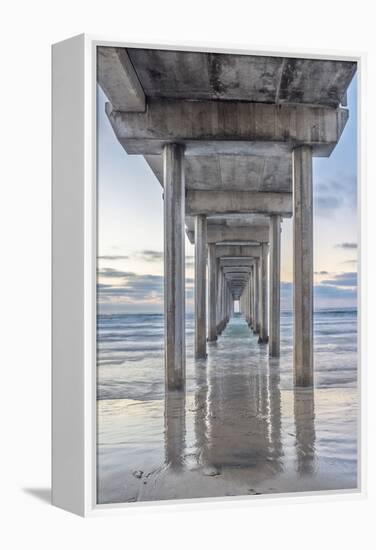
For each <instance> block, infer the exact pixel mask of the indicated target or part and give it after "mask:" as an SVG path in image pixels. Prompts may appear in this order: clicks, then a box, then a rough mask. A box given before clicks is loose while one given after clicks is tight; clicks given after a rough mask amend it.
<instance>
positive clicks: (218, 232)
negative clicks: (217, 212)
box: [208, 225, 269, 243]
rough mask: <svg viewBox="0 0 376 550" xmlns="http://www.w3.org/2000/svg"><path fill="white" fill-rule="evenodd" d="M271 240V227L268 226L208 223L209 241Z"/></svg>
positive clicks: (258, 241)
mask: <svg viewBox="0 0 376 550" xmlns="http://www.w3.org/2000/svg"><path fill="white" fill-rule="evenodd" d="M235 240H236V241H246V242H249V241H253V242H255V243H260V242H268V241H269V228H268V227H266V226H238V227H236V226H231V227H227V226H225V225H208V243H217V242H226V241H235Z"/></svg>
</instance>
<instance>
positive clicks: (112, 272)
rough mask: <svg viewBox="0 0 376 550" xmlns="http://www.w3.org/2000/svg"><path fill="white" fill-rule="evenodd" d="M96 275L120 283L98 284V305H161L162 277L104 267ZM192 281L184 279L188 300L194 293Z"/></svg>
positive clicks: (189, 278) (188, 278)
mask: <svg viewBox="0 0 376 550" xmlns="http://www.w3.org/2000/svg"><path fill="white" fill-rule="evenodd" d="M98 275H99V276H100V277H102V278H104V279H105V280H109V281H111V280H112V279H120V283H118V284H116V283H115V282H114V283H113V284H110V283H98V284H97V291H98V299H99V302H100V303H105V302H112V303H119V304H121V303H123V304H124V303H128V304H137V303H145V304H146V303H151V304H153V303H154V304H155V303H160V304H162V303H163V286H164V277H163V276H162V275H150V274H138V273H134V272H131V271H120V270H117V269H112V268H109V267H105V268H102V269H99V270H98ZM193 285H194V279H192V278H191V277H187V278H186V279H185V286H186V298H187V300H190V299H191V298H192V296H193V292H194V288H193Z"/></svg>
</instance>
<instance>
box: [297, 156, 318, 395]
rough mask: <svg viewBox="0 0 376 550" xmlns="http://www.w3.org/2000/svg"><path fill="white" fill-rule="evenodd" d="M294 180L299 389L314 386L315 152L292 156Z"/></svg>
mask: <svg viewBox="0 0 376 550" xmlns="http://www.w3.org/2000/svg"><path fill="white" fill-rule="evenodd" d="M293 167H294V172H293V177H294V374H295V385H296V386H312V385H313V191H312V151H311V149H310V147H307V146H305V147H299V148H297V149H295V150H294V154H293Z"/></svg>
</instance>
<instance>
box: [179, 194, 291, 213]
mask: <svg viewBox="0 0 376 550" xmlns="http://www.w3.org/2000/svg"><path fill="white" fill-rule="evenodd" d="M185 208H186V214H187V215H190V216H192V215H196V214H206V215H208V216H209V215H214V214H230V213H238V214H243V213H244V214H278V215H280V216H284V217H290V216H292V193H271V192H269V193H265V192H260V191H196V190H188V191H187V196H186V200H185Z"/></svg>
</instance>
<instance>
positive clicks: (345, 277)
mask: <svg viewBox="0 0 376 550" xmlns="http://www.w3.org/2000/svg"><path fill="white" fill-rule="evenodd" d="M357 278H358V277H357V273H356V272H355V271H353V272H349V273H340V274H339V275H335V276H334V277H333V278H332V279H325V280H324V281H321V285H330V286H337V287H343V286H345V287H356V285H357Z"/></svg>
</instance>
